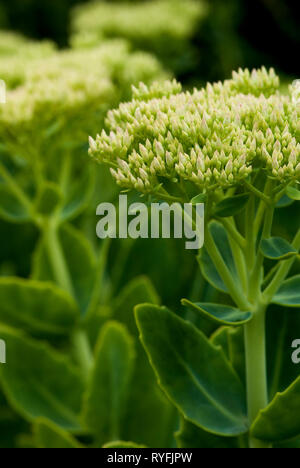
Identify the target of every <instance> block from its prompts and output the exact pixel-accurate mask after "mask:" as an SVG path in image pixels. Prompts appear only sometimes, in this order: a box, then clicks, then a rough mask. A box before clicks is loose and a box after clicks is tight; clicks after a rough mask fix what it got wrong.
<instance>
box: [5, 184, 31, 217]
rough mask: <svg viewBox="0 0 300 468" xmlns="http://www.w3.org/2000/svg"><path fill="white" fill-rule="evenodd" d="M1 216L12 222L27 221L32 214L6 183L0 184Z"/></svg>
mask: <svg viewBox="0 0 300 468" xmlns="http://www.w3.org/2000/svg"><path fill="white" fill-rule="evenodd" d="M0 200H1V203H0V217H1V218H2V219H4V220H6V221H9V222H10V223H25V222H28V221H30V219H31V215H30V213H29V212H28V210H27V207H26V206H24V205H23V204H22V203H21V202H20V201H19V200H18V198H17V197H16V196H15V195H14V194H13V193H12V192H11V191H10V190H9V188H8V187H7V186H5V185H2V184H0Z"/></svg>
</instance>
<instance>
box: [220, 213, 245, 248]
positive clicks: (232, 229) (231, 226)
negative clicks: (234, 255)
mask: <svg viewBox="0 0 300 468" xmlns="http://www.w3.org/2000/svg"><path fill="white" fill-rule="evenodd" d="M216 219H217V220H218V221H219V222H220V223H221V224H223V226H224V228H225V229H226V231H227V232H228V234H230V236H231V237H232V239H234V241H235V242H236V243H237V244H238V245H239V247H240V248H241V249H244V248H245V247H246V241H245V239H244V237H243V236H242V235H241V234H240V233H239V231H238V230H237V229H236V226H235V222H234V218H216Z"/></svg>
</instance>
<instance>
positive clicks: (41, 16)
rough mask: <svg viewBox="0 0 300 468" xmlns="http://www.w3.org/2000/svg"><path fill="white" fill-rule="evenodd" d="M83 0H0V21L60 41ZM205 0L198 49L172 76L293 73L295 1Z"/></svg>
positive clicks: (299, 40) (297, 41) (297, 38)
mask: <svg viewBox="0 0 300 468" xmlns="http://www.w3.org/2000/svg"><path fill="white" fill-rule="evenodd" d="M86 1H88V0H0V26H1V27H2V28H7V29H13V30H17V31H20V32H22V33H24V34H26V35H28V36H30V37H32V38H37V39H41V38H50V39H53V40H55V41H56V42H57V44H58V45H59V46H60V47H65V46H67V45H68V38H69V33H70V11H71V8H72V7H73V6H74V5H76V4H78V3H84V2H86ZM111 1H115V0H110V2H111ZM119 1H120V0H119ZM121 1H122V0H121ZM140 1H143V0H140ZM208 4H209V6H210V15H209V16H208V18H207V19H206V20H205V22H204V24H201V26H200V27H199V30H198V31H197V33H196V34H195V37H194V38H193V43H194V45H195V46H196V50H197V51H198V57H197V58H196V61H195V64H194V67H193V68H192V69H190V70H189V71H188V72H187V73H188V76H179V77H178V78H180V79H182V80H183V81H184V80H185V79H188V80H190V79H193V75H196V74H197V75H198V77H199V73H200V74H201V78H202V79H205V80H206V79H207V80H215V79H224V78H225V77H228V76H229V75H230V73H231V71H232V69H236V68H238V67H239V66H241V67H249V68H253V67H259V66H261V65H262V64H264V65H266V66H267V67H269V66H274V67H275V68H276V70H277V71H278V72H279V73H281V74H282V75H289V76H292V77H297V76H298V75H299V46H300V33H299V31H300V21H299V14H298V11H297V10H298V8H297V6H298V7H299V2H296V1H290V0H288V1H287V0H256V1H253V0H209V1H208Z"/></svg>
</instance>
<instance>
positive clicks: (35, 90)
mask: <svg viewBox="0 0 300 468" xmlns="http://www.w3.org/2000/svg"><path fill="white" fill-rule="evenodd" d="M25 62H26V59H24V63H25ZM26 64H28V66H24V73H25V76H24V80H23V82H22V83H21V84H20V85H19V86H17V87H15V88H14V89H12V90H10V91H8V93H7V104H6V105H5V106H2V107H1V108H0V122H1V132H6V135H4V139H5V138H8V135H10V136H11V137H13V138H15V139H16V140H18V141H19V142H22V141H23V138H25V139H26V138H27V139H30V138H33V137H34V138H42V139H45V135H46V134H49V133H53V131H54V130H56V131H57V129H62V131H64V132H66V130H65V128H66V127H67V131H68V132H69V138H70V139H71V140H73V141H75V140H77V139H78V137H79V136H80V141H81V142H82V141H85V140H86V134H87V133H89V132H91V131H93V128H95V131H96V128H98V127H95V125H97V126H98V125H102V123H103V119H104V116H105V113H106V112H107V110H108V109H109V108H111V107H113V106H114V105H116V104H117V103H118V102H120V100H122V99H127V98H128V96H129V94H130V86H131V83H133V82H135V83H138V82H139V81H140V80H145V81H146V82H147V83H150V82H153V81H154V80H155V79H165V78H166V77H167V76H166V74H165V72H163V70H162V67H161V65H160V64H159V62H158V61H157V60H156V59H155V58H154V57H153V56H151V55H149V54H146V53H140V52H134V53H132V52H131V51H130V47H129V45H128V44H127V43H126V42H125V41H123V40H122V41H121V40H118V41H117V40H114V41H107V42H105V43H103V44H102V46H100V47H98V48H96V49H91V50H88V51H81V50H68V51H62V52H56V53H53V54H52V55H50V56H48V57H47V58H39V59H35V60H29V61H28V62H26ZM1 66H2V60H1V58H0V77H1V78H2V75H1ZM64 136H66V135H64Z"/></svg>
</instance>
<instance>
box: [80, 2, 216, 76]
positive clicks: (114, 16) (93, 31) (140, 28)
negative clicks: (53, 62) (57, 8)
mask: <svg viewBox="0 0 300 468" xmlns="http://www.w3.org/2000/svg"><path fill="white" fill-rule="evenodd" d="M206 13H207V7H206V5H205V4H204V3H203V2H201V1H195V0H147V1H145V2H136V1H134V2H122V1H119V2H111V1H109V2H108V1H100V2H99V1H96V2H92V3H90V4H87V5H82V6H79V7H76V8H75V10H74V14H73V37H72V45H73V46H74V47H80V48H82V47H91V46H95V45H97V44H99V43H101V42H102V41H103V40H105V39H107V38H112V37H115V38H116V37H119V38H124V39H126V40H128V41H129V42H130V43H131V44H132V45H133V46H134V47H135V48H137V49H142V50H146V51H149V52H152V53H154V54H155V55H156V56H157V57H159V59H160V60H161V61H162V62H163V63H164V64H165V65H166V66H167V67H169V68H171V69H172V70H174V71H177V72H180V73H181V72H184V71H186V69H188V68H189V66H190V64H191V63H192V62H193V60H194V57H193V55H194V50H193V46H192V44H191V40H192V38H193V36H194V34H195V32H196V31H197V28H198V25H199V24H200V23H201V22H202V20H203V19H204V18H205V16H206Z"/></svg>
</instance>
